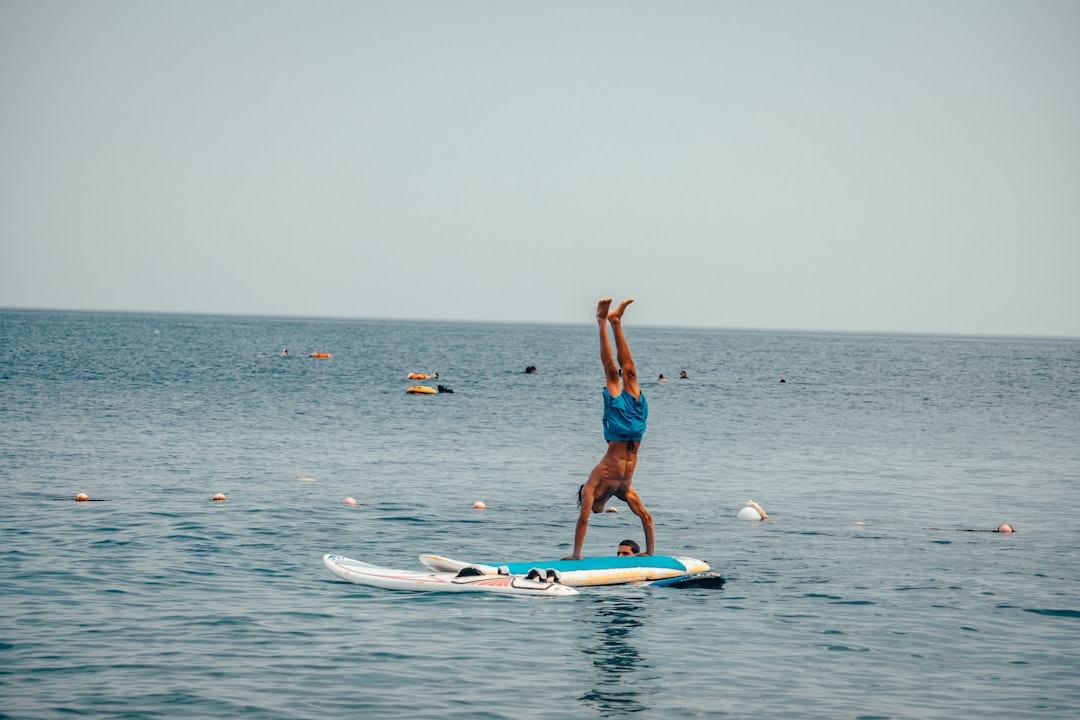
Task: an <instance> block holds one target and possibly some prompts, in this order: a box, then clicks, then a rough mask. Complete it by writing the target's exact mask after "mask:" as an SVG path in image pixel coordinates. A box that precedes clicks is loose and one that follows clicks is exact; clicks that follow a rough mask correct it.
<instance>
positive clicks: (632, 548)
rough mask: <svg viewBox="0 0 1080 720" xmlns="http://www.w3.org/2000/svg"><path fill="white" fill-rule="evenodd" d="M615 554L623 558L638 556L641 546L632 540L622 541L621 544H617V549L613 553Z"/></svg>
mask: <svg viewBox="0 0 1080 720" xmlns="http://www.w3.org/2000/svg"><path fill="white" fill-rule="evenodd" d="M615 554H616V555H618V556H619V557H625V556H627V555H640V554H641V546H640V545H638V544H637V543H636V542H634V541H633V540H623V541H622V542H621V543H619V547H618V549H617V550H616V551H615Z"/></svg>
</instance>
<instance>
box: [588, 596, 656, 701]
mask: <svg viewBox="0 0 1080 720" xmlns="http://www.w3.org/2000/svg"><path fill="white" fill-rule="evenodd" d="M626 592H627V588H620V595H619V596H617V597H616V596H610V595H605V594H601V593H597V594H596V595H592V596H590V598H589V599H590V600H591V601H592V605H591V606H589V607H591V608H592V610H593V612H591V613H585V614H584V615H583V616H582V617H581V618H580V620H581V621H582V622H584V623H585V624H586V625H587V626H588V628H589V633H588V637H589V638H590V639H591V640H592V642H591V643H585V645H584V646H583V648H582V652H583V653H585V655H587V656H589V657H590V658H591V660H592V666H593V668H594V669H595V676H594V678H593V688H592V690H590V691H589V692H587V693H585V694H584V695H582V696H581V698H580V700H581V703H582V704H583V705H585V706H586V707H588V708H590V709H592V710H594V711H598V712H600V714H601V715H604V716H606V715H621V714H625V713H636V712H641V711H643V710H648V709H649V705H648V704H647V701H648V698H649V696H650V695H651V692H650V690H649V688H648V686H647V684H646V681H647V680H650V679H651V678H650V677H646V676H644V675H643V674H642V673H641V670H643V669H651V668H652V667H653V666H652V665H651V664H650V663H648V662H646V661H645V660H644V659H643V658H642V656H641V653H640V651H639V650H638V648H637V645H636V644H635V642H634V636H635V634H636V633H637V629H638V628H639V627H641V626H642V625H643V624H645V623H646V622H648V620H649V613H648V610H647V608H648V604H647V603H645V602H642V600H643V599H644V596H643V595H642V594H640V593H636V592H635V593H634V596H633V597H628V596H627V595H626Z"/></svg>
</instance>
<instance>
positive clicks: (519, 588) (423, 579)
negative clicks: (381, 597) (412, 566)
mask: <svg viewBox="0 0 1080 720" xmlns="http://www.w3.org/2000/svg"><path fill="white" fill-rule="evenodd" d="M323 564H324V565H326V568H327V569H328V570H329V571H330V572H332V573H333V574H334V575H337V576H338V577H339V578H341V579H342V580H347V581H349V582H351V583H357V584H359V585H371V586H374V587H381V588H387V589H389V590H413V591H427V592H493V593H503V594H506V595H540V596H544V597H567V596H569V595H577V594H578V591H577V590H575V589H574V588H572V587H567V586H566V585H564V584H560V583H558V582H548V581H539V580H530V579H528V578H525V577H522V576H520V575H500V574H498V573H497V569H496V568H483V569H482V571H481V572H483V573H484V574H480V575H466V576H464V577H461V576H459V575H458V572H459V571H460V570H461V568H457V569H455V570H453V571H450V572H422V571H414V570H395V569H393V568H386V567H379V566H378V565H372V564H370V563H366V562H361V561H360V560H353V559H352V558H347V557H343V556H341V555H333V554H327V555H323Z"/></svg>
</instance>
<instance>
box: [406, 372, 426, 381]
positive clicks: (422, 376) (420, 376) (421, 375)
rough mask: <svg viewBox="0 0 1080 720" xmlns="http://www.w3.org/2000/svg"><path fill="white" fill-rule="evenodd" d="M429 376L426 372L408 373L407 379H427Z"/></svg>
mask: <svg viewBox="0 0 1080 720" xmlns="http://www.w3.org/2000/svg"><path fill="white" fill-rule="evenodd" d="M430 377H431V376H430V375H428V374H427V373H409V377H408V378H407V379H408V380H427V379H429V378H430Z"/></svg>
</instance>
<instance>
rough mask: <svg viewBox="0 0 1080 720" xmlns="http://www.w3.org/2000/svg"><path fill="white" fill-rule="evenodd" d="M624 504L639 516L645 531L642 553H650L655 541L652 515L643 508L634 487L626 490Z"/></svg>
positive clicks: (652, 550)
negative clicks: (643, 550)
mask: <svg viewBox="0 0 1080 720" xmlns="http://www.w3.org/2000/svg"><path fill="white" fill-rule="evenodd" d="M626 504H627V505H629V506H630V509H631V510H632V511H633V512H634V514H635V515H637V516H638V517H639V518H641V529H642V530H644V531H645V552H644V553H643V554H645V555H652V554H653V553H654V552H655V551H656V541H655V540H654V539H653V524H652V515H650V514H649V511H648V510H646V509H645V504H644V503H643V502H641V498H640V497H639V496H638V494H637V491H636V490H634V488H630V490H629V491H627V493H626Z"/></svg>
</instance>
